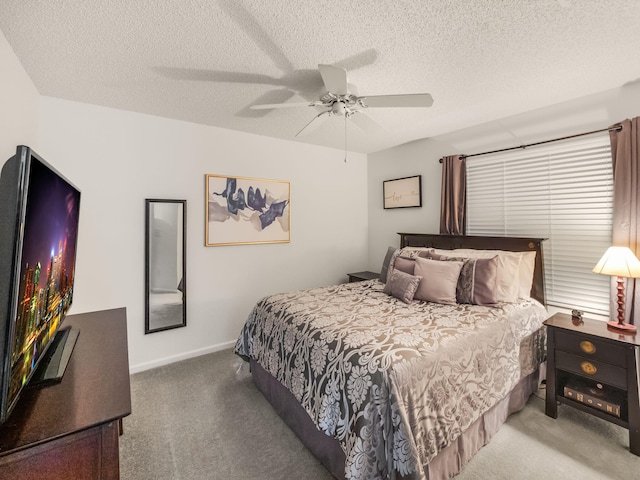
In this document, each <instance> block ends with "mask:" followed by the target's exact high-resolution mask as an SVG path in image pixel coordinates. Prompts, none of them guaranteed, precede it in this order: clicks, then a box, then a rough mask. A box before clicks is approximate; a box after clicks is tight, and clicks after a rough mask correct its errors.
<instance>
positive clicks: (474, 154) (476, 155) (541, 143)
mask: <svg viewBox="0 0 640 480" xmlns="http://www.w3.org/2000/svg"><path fill="white" fill-rule="evenodd" d="M620 130H622V125H618V126H616V127H610V128H601V129H600V130H593V131H591V132H584V133H576V134H575V135H569V136H568V137H560V138H552V139H551V140H543V141H542V142H536V143H528V144H526V145H520V146H519V147H509V148H501V149H500V150H491V151H490V152H481V153H472V154H471V155H460V160H463V159H465V158H469V157H479V156H480V155H489V154H490V153H500V152H508V151H509V150H519V149H522V150H524V149H525V148H529V147H535V146H537V145H543V144H545V143H551V142H559V141H560V140H569V139H570V138H577V137H584V136H585V135H593V134H594V133H601V132H613V131H616V132H619V131H620ZM438 161H439V162H440V163H442V159H440V160H438Z"/></svg>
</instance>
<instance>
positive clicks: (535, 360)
mask: <svg viewBox="0 0 640 480" xmlns="http://www.w3.org/2000/svg"><path fill="white" fill-rule="evenodd" d="M382 288H383V285H382V284H381V283H380V282H378V281H377V280H370V281H365V282H356V283H347V284H342V285H336V286H331V287H324V288H317V289H310V290H299V291H294V292H289V293H283V294H278V295H273V296H269V297H266V298H264V299H262V300H261V301H259V302H258V303H257V305H256V306H255V307H254V309H253V311H252V313H251V314H250V316H249V318H248V320H247V322H246V324H245V326H244V328H243V330H242V332H241V334H240V337H239V338H238V341H237V343H236V346H235V352H236V353H237V354H238V355H240V356H243V357H245V358H247V357H252V358H254V359H255V360H256V361H257V362H258V363H259V364H260V365H261V366H262V367H263V368H264V369H265V370H267V371H268V372H269V373H271V375H273V376H274V377H275V378H276V379H278V380H279V381H280V382H281V383H282V384H283V385H284V386H285V387H286V388H287V389H289V390H290V391H291V392H292V393H293V395H294V396H295V397H296V398H297V399H298V401H299V402H300V403H301V404H302V406H303V407H304V408H305V410H306V411H307V413H308V414H309V415H310V417H311V418H312V419H313V421H314V422H315V424H316V426H317V427H318V428H319V429H320V430H321V431H323V432H324V433H326V434H327V435H330V436H332V437H335V438H336V439H338V440H339V442H340V444H341V446H342V448H343V450H344V452H345V454H346V458H347V460H346V465H345V474H346V477H347V478H348V479H358V480H365V479H367V480H368V479H420V480H424V479H425V478H426V477H425V473H424V466H426V465H427V464H428V463H429V461H430V460H431V459H432V458H433V457H435V456H436V455H437V454H438V452H439V451H440V450H442V449H443V448H445V447H446V446H448V445H449V444H450V443H451V442H453V441H454V440H455V439H456V438H457V437H458V436H459V435H460V434H461V433H462V432H463V431H464V430H465V429H466V428H467V427H469V426H470V425H471V424H472V423H473V422H474V421H475V420H477V419H478V418H479V417H480V416H481V415H482V414H483V413H485V412H486V411H487V410H488V409H489V408H491V407H492V406H493V405H494V404H496V403H497V402H498V401H499V400H501V399H502V398H504V397H505V395H506V394H507V393H508V392H509V391H510V390H511V389H512V388H513V387H514V386H515V385H516V384H517V383H518V381H519V380H520V379H521V378H522V377H524V376H526V375H528V374H529V373H531V372H533V371H534V370H535V369H536V368H537V366H538V365H539V363H540V362H541V361H542V358H543V356H544V348H545V347H544V345H545V330H544V329H543V328H541V327H542V322H543V321H544V320H545V319H546V318H547V316H548V314H547V312H546V310H545V309H544V307H543V306H542V305H541V304H539V303H538V302H536V301H535V300H527V301H522V302H520V303H516V304H498V305H497V306H496V307H483V306H475V305H438V304H433V303H427V302H413V303H411V304H409V305H407V304H404V303H402V302H401V301H399V300H397V299H395V298H393V297H390V296H387V295H386V294H384V293H383V292H382Z"/></svg>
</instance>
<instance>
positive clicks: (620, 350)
mask: <svg viewBox="0 0 640 480" xmlns="http://www.w3.org/2000/svg"><path fill="white" fill-rule="evenodd" d="M555 348H556V351H557V350H562V351H564V352H568V353H573V354H574V355H579V356H581V357H584V358H585V359H587V360H599V361H601V362H605V363H608V364H609V365H616V366H618V367H623V368H624V367H626V358H627V357H626V350H625V348H624V347H622V346H619V345H613V344H611V343H609V342H604V341H602V340H598V339H597V338H595V337H590V336H587V335H576V334H572V333H567V332H563V331H561V330H556V332H555Z"/></svg>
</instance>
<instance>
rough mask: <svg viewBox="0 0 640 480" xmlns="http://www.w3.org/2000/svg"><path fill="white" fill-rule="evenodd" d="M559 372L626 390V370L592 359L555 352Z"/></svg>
mask: <svg viewBox="0 0 640 480" xmlns="http://www.w3.org/2000/svg"><path fill="white" fill-rule="evenodd" d="M555 367H556V368H557V369H559V370H566V371H567V372H572V373H576V374H578V375H582V376H583V377H586V378H590V379H592V380H595V381H598V382H603V383H606V384H608V385H613V386H614V387H618V388H622V389H624V390H626V389H627V370H626V369H624V368H620V367H616V366H614V365H609V364H608V363H604V362H601V361H598V360H595V359H594V358H586V357H585V356H584V355H582V356H577V355H572V354H570V353H566V352H562V351H558V350H556V365H555Z"/></svg>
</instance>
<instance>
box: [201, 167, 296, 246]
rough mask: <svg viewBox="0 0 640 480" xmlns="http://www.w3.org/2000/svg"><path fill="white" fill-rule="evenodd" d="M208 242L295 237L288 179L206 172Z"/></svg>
mask: <svg viewBox="0 0 640 480" xmlns="http://www.w3.org/2000/svg"><path fill="white" fill-rule="evenodd" d="M206 199H207V200H206V207H205V211H206V213H205V217H206V218H205V222H206V224H205V245H206V246H208V247H212V246H222V245H247V244H255V243H287V242H290V241H291V229H290V207H291V205H290V204H291V188H290V184H289V182H287V181H283V180H266V179H263V178H247V177H230V176H226V175H213V174H207V175H206Z"/></svg>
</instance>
